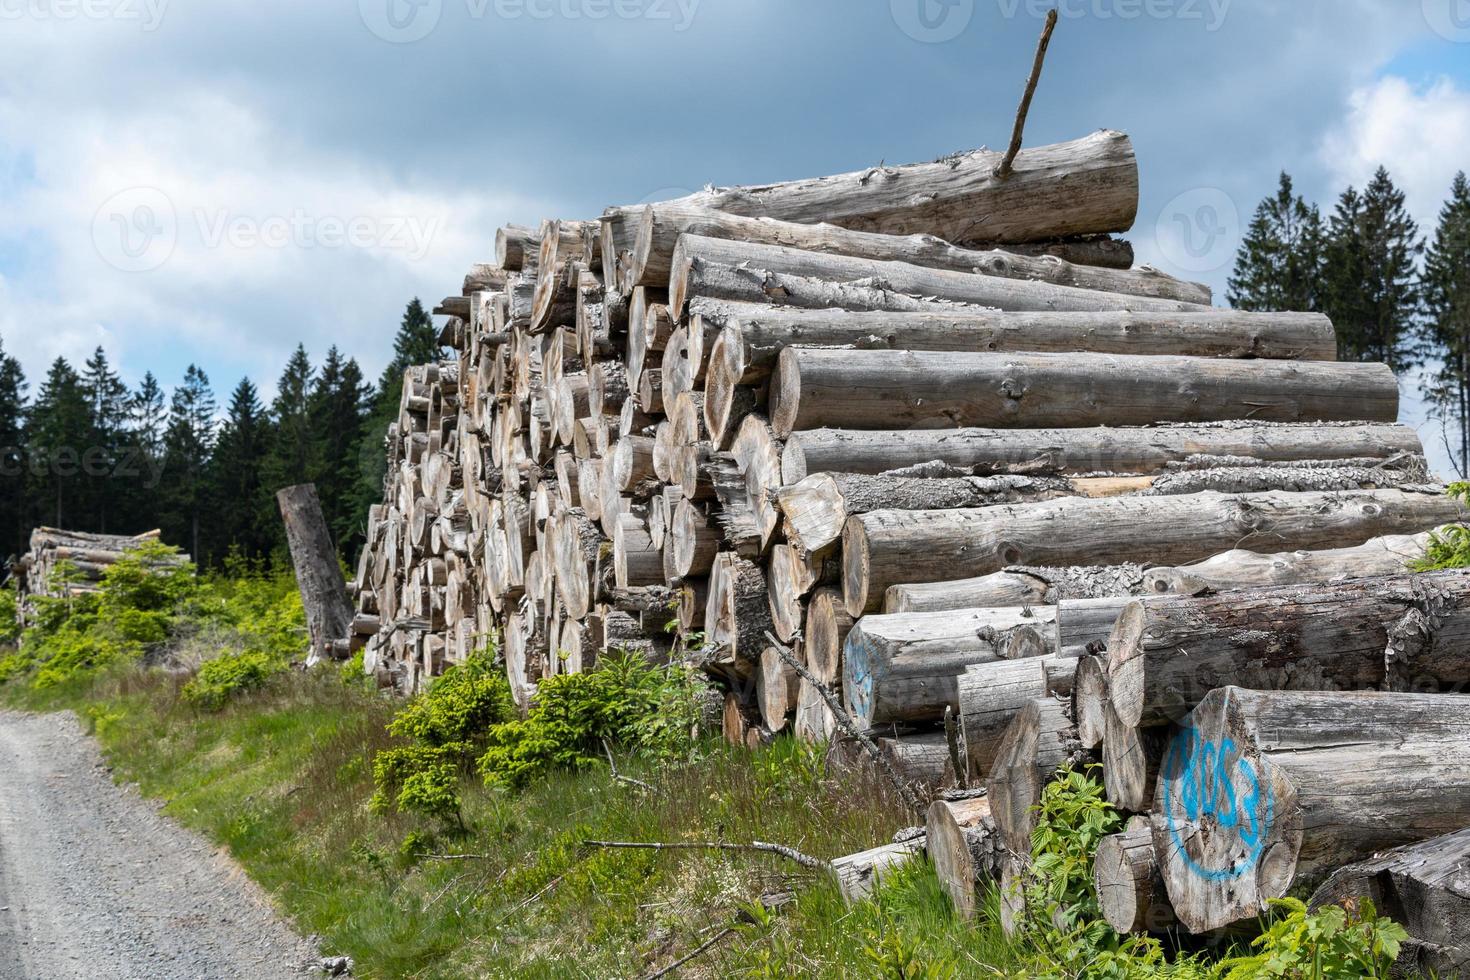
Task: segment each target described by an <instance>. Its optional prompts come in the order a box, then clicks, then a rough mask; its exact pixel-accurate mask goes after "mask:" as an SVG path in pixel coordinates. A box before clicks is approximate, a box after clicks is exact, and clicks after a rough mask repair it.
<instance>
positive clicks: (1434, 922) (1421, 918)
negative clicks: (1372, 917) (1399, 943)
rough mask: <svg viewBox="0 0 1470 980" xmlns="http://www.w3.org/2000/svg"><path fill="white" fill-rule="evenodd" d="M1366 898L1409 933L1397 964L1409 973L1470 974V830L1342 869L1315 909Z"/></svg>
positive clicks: (1314, 897)
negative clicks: (1469, 971) (1467, 972)
mask: <svg viewBox="0 0 1470 980" xmlns="http://www.w3.org/2000/svg"><path fill="white" fill-rule="evenodd" d="M1364 898H1366V899H1369V900H1370V901H1372V902H1373V905H1374V907H1375V908H1376V909H1377V910H1378V914H1379V915H1384V916H1387V917H1389V918H1391V919H1393V920H1394V921H1395V922H1397V923H1399V924H1400V925H1402V926H1403V927H1404V928H1405V929H1406V930H1408V933H1409V939H1408V941H1407V942H1405V943H1404V946H1403V949H1402V950H1400V952H1399V958H1398V963H1397V967H1398V969H1399V970H1401V971H1402V972H1404V973H1405V974H1406V975H1414V976H1441V977H1450V976H1457V975H1462V974H1463V973H1464V972H1465V971H1467V970H1470V829H1467V830H1460V831H1457V832H1455V833H1452V834H1447V835H1445V836H1444V837H1436V838H1434V839H1432V840H1427V841H1424V842H1422V843H1418V844H1406V845H1404V846H1403V847H1397V848H1394V849H1393V850H1391V851H1388V852H1386V853H1384V854H1378V855H1375V856H1374V857H1372V858H1369V859H1368V860H1366V861H1361V862H1359V863H1357V864H1350V865H1348V866H1347V867H1345V868H1340V869H1339V870H1337V871H1335V872H1333V874H1332V876H1331V877H1330V878H1328V879H1327V881H1326V882H1324V883H1323V884H1322V886H1321V887H1320V888H1318V889H1317V891H1316V893H1314V894H1313V895H1312V901H1311V905H1312V907H1313V908H1320V907H1322V906H1324V905H1338V904H1345V903H1350V902H1353V901H1358V900H1361V899H1364Z"/></svg>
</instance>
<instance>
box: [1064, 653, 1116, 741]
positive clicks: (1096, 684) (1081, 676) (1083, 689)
mask: <svg viewBox="0 0 1470 980" xmlns="http://www.w3.org/2000/svg"><path fill="white" fill-rule="evenodd" d="M1072 717H1073V718H1075V719H1076V720H1077V740H1078V741H1079V742H1081V743H1082V747H1083V748H1084V749H1087V750H1088V751H1089V752H1090V751H1092V750H1093V749H1095V748H1097V747H1098V746H1099V745H1101V744H1102V741H1103V738H1105V737H1106V735H1107V730H1108V728H1107V726H1108V662H1107V659H1106V658H1105V657H1099V656H1086V657H1082V658H1081V659H1080V660H1079V661H1078V662H1077V675H1076V678H1075V679H1074V680H1073V683H1072Z"/></svg>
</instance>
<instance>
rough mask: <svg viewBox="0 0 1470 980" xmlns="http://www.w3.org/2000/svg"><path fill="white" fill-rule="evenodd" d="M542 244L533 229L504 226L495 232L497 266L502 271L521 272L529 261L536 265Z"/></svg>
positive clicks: (520, 226) (519, 226)
mask: <svg viewBox="0 0 1470 980" xmlns="http://www.w3.org/2000/svg"><path fill="white" fill-rule="evenodd" d="M540 249H541V242H540V240H539V239H538V238H537V237H536V232H535V231H534V230H533V229H530V228H526V227H523V226H522V225H502V226H501V227H500V228H498V229H496V232H495V264H496V265H498V266H500V267H501V268H502V269H509V270H510V271H512V272H519V271H520V270H521V269H522V268H524V267H525V265H526V263H527V261H530V262H531V264H532V265H534V264H535V261H536V256H537V254H538V253H539V252H540Z"/></svg>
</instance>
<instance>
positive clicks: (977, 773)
mask: <svg viewBox="0 0 1470 980" xmlns="http://www.w3.org/2000/svg"><path fill="white" fill-rule="evenodd" d="M1076 669H1077V661H1076V660H1074V659H1072V658H1070V657H1056V656H1045V657H1034V658H1029V659H1024V660H1001V661H995V662H991V663H978V664H971V665H970V666H969V667H966V668H965V672H964V673H963V674H961V675H959V678H958V681H957V684H956V687H957V692H958V697H959V703H960V723H961V730H962V731H963V732H964V736H965V747H966V755H967V758H968V760H969V766H970V772H969V775H970V779H971V782H972V784H973V782H974V781H975V780H978V779H982V778H984V777H985V776H987V775H989V773H990V770H991V767H992V766H993V765H994V763H995V757H996V752H997V751H999V749H1000V745H1001V742H1002V740H1004V738H1005V735H1006V732H1007V730H1009V728H1010V726H1011V722H1012V721H1014V720H1015V717H1016V715H1017V714H1019V713H1020V711H1021V709H1022V708H1024V707H1025V706H1026V705H1028V704H1030V703H1031V702H1032V701H1033V700H1035V699H1036V698H1041V697H1047V696H1049V695H1065V694H1066V692H1067V691H1068V690H1070V689H1071V687H1072V683H1073V676H1074V674H1075V672H1076Z"/></svg>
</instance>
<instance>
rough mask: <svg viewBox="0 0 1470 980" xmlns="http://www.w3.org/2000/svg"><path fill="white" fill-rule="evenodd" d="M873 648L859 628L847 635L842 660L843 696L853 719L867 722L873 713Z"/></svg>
mask: <svg viewBox="0 0 1470 980" xmlns="http://www.w3.org/2000/svg"><path fill="white" fill-rule="evenodd" d="M873 653H874V650H873V647H872V645H871V643H870V641H869V640H868V638H867V637H866V636H865V635H864V634H863V631H862V627H861V626H859V627H857V628H856V629H854V630H853V631H852V632H850V633H848V634H847V642H846V643H844V644H843V650H842V659H843V663H844V665H845V670H844V675H843V694H844V696H845V698H846V701H847V708H848V710H849V711H851V712H852V714H853V717H854V718H856V719H858V720H859V721H862V722H867V721H868V720H869V719H870V718H871V717H872V712H873Z"/></svg>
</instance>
